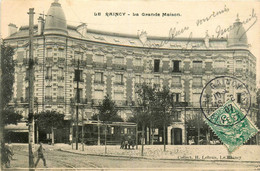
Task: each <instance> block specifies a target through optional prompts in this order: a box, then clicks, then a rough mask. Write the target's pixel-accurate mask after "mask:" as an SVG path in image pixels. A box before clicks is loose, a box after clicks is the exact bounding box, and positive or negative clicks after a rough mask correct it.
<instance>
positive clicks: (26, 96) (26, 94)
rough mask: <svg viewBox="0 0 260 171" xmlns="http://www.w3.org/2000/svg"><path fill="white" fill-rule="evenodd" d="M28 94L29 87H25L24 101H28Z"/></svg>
mask: <svg viewBox="0 0 260 171" xmlns="http://www.w3.org/2000/svg"><path fill="white" fill-rule="evenodd" d="M29 93H30V91H29V87H26V89H25V99H26V100H27V101H28V100H29V96H30V95H29Z"/></svg>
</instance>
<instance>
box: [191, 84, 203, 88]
mask: <svg viewBox="0 0 260 171" xmlns="http://www.w3.org/2000/svg"><path fill="white" fill-rule="evenodd" d="M192 88H202V84H196V83H193V84H192Z"/></svg>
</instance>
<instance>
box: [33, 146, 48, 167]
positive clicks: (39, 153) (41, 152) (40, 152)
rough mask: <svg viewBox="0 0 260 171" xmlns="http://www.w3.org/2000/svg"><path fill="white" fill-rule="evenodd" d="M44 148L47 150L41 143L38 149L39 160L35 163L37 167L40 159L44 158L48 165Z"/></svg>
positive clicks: (44, 163) (44, 162)
mask: <svg viewBox="0 0 260 171" xmlns="http://www.w3.org/2000/svg"><path fill="white" fill-rule="evenodd" d="M43 150H45V149H44V148H43V146H42V143H40V147H39V148H38V150H37V153H38V159H37V161H36V163H35V167H36V166H37V164H38V162H39V161H40V159H42V161H43V165H44V166H45V167H46V160H45V158H44V155H43Z"/></svg>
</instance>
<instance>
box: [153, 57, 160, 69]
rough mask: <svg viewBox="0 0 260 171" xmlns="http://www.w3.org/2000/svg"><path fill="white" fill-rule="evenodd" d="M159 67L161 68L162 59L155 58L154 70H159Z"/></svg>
mask: <svg viewBox="0 0 260 171" xmlns="http://www.w3.org/2000/svg"><path fill="white" fill-rule="evenodd" d="M159 69H160V60H159V59H155V60H154V72H159Z"/></svg>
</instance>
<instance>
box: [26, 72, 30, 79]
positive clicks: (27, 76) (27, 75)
mask: <svg viewBox="0 0 260 171" xmlns="http://www.w3.org/2000/svg"><path fill="white" fill-rule="evenodd" d="M29 78H30V70H29V69H26V75H25V80H29Z"/></svg>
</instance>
